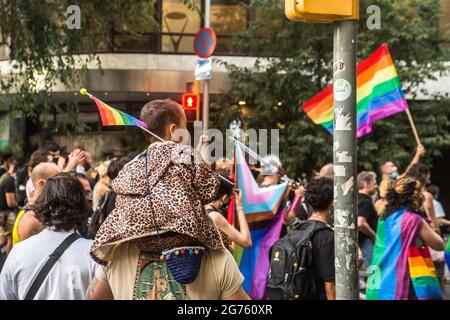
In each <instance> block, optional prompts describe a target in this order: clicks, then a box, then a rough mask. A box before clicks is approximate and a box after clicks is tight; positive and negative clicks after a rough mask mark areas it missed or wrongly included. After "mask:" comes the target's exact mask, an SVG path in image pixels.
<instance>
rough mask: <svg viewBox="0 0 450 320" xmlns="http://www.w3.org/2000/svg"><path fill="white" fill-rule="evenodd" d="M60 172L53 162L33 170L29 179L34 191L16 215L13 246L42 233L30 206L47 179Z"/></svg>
mask: <svg viewBox="0 0 450 320" xmlns="http://www.w3.org/2000/svg"><path fill="white" fill-rule="evenodd" d="M60 172H61V170H60V168H59V167H58V166H57V165H56V164H55V163H53V162H43V163H39V164H38V165H36V166H35V167H34V168H33V171H32V172H31V177H30V179H31V181H32V182H33V186H34V190H35V191H34V194H33V196H32V197H31V198H30V199H29V201H28V204H27V205H26V206H25V207H24V208H23V209H22V210H20V211H19V213H18V214H17V217H16V221H15V223H14V229H13V235H12V237H13V246H15V245H16V244H18V243H19V242H20V241H23V240H25V239H28V238H29V237H31V236H33V235H35V234H38V233H39V232H41V231H42V229H43V226H42V225H41V223H40V222H39V220H38V219H37V218H36V215H35V213H34V211H33V209H32V206H33V204H34V202H35V200H36V198H37V196H38V195H39V193H40V192H41V190H42V188H43V187H44V185H45V183H46V182H47V179H49V178H51V177H53V176H55V175H57V174H58V173H60Z"/></svg>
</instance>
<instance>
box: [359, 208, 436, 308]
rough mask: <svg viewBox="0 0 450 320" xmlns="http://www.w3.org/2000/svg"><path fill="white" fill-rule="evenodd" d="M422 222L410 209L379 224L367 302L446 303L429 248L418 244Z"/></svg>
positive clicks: (394, 214) (381, 220) (403, 210)
mask: <svg viewBox="0 0 450 320" xmlns="http://www.w3.org/2000/svg"><path fill="white" fill-rule="evenodd" d="M422 222H423V218H422V217H420V216H419V215H417V214H415V213H413V212H410V211H407V210H406V209H402V210H398V211H396V212H394V213H392V214H391V215H390V216H389V217H387V218H386V219H380V220H379V221H378V227H377V236H376V241H375V247H374V251H373V257H372V265H371V266H370V268H369V280H368V281H367V295H366V298H367V300H408V299H409V298H410V297H411V296H414V295H415V296H416V297H417V299H419V300H441V299H442V291H441V287H440V285H439V281H438V279H437V277H436V269H435V267H434V264H433V261H432V260H431V257H430V252H429V250H428V247H421V248H418V247H416V246H415V243H414V240H415V238H416V235H417V232H418V231H419V228H420V226H421V224H422ZM411 283H412V287H413V288H412V290H414V292H413V293H414V294H412V292H410V284H411Z"/></svg>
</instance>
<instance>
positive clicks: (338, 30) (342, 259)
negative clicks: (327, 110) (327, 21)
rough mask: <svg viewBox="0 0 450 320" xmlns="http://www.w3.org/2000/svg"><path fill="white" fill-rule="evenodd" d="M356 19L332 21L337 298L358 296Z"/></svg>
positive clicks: (345, 298)
mask: <svg viewBox="0 0 450 320" xmlns="http://www.w3.org/2000/svg"><path fill="white" fill-rule="evenodd" d="M357 27H358V21H356V20H344V21H338V22H334V50H333V96H334V134H333V140H334V141H333V164H334V215H335V225H334V230H335V255H336V259H335V267H336V280H335V281H336V299H338V300H357V299H359V286H358V283H359V273H358V264H357V261H358V254H357V252H358V224H357V190H358V189H357V186H356V172H357V157H356V156H357V155H356V129H357V123H356V39H357Z"/></svg>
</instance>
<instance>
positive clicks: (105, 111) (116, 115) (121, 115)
mask: <svg viewBox="0 0 450 320" xmlns="http://www.w3.org/2000/svg"><path fill="white" fill-rule="evenodd" d="M81 92H82V94H87V95H88V96H89V98H91V99H92V100H94V102H95V104H96V105H97V108H98V112H99V113H100V119H101V120H102V126H104V127H107V126H138V127H143V128H147V124H146V123H145V122H143V121H141V120H138V119H136V118H135V117H133V116H130V115H129V114H126V113H125V112H123V111H120V110H117V109H114V108H113V107H110V106H109V105H107V104H106V103H104V102H103V101H101V100H100V99H98V98H97V97H95V96H93V95H92V94H90V93H87V92H86V90H85V89H84V91H83V89H82V90H81Z"/></svg>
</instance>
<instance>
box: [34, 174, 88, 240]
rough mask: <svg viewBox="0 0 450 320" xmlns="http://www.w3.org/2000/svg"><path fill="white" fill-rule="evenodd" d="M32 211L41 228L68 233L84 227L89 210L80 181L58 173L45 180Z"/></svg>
mask: <svg viewBox="0 0 450 320" xmlns="http://www.w3.org/2000/svg"><path fill="white" fill-rule="evenodd" d="M33 210H34V212H35V214H36V217H37V219H38V220H39V222H40V223H42V225H43V226H45V227H53V228H54V230H55V231H70V230H72V229H76V230H79V229H82V228H83V227H84V226H86V224H87V219H88V214H89V210H90V208H89V203H88V202H87V201H86V196H85V193H84V189H83V186H82V184H81V183H80V181H78V179H77V178H75V177H73V176H72V175H70V174H69V173H59V174H57V175H56V176H54V177H52V178H49V179H48V180H47V183H46V184H45V185H44V188H43V189H42V191H41V192H40V194H39V196H38V198H37V200H36V201H35V203H34V206H33Z"/></svg>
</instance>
